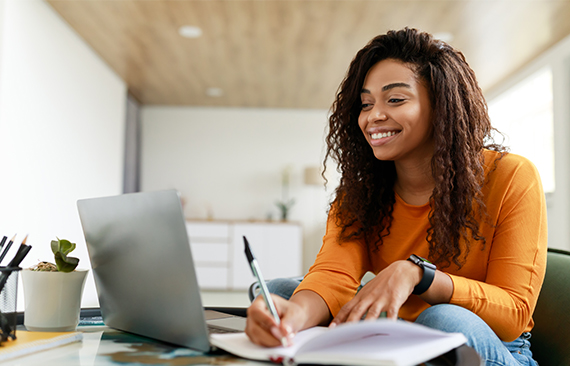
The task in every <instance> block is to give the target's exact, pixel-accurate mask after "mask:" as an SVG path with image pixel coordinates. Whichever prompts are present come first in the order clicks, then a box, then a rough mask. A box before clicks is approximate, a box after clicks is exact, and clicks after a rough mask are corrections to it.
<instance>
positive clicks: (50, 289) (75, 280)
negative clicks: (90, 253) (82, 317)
mask: <svg viewBox="0 0 570 366" xmlns="http://www.w3.org/2000/svg"><path fill="white" fill-rule="evenodd" d="M87 272H88V270H75V271H73V272H69V273H64V272H40V271H31V270H29V269H24V270H22V272H21V273H22V282H23V285H24V300H25V312H24V325H25V326H26V328H27V329H28V330H31V331H40V332H68V331H73V330H75V328H76V327H77V324H78V323H79V312H80V311H81V296H82V295H83V287H84V286H85V279H86V278H87Z"/></svg>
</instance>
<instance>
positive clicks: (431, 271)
mask: <svg viewBox="0 0 570 366" xmlns="http://www.w3.org/2000/svg"><path fill="white" fill-rule="evenodd" d="M408 260H409V261H410V262H412V263H414V264H415V265H417V266H419V267H421V268H422V269H423V272H424V274H423V276H422V279H421V281H420V283H418V284H417V285H416V287H414V291H412V294H414V295H421V294H423V293H424V292H426V291H427V290H428V288H429V287H430V286H431V284H432V282H433V278H434V277H435V270H436V266H435V265H434V264H433V263H430V262H429V261H428V260H427V259H425V258H422V257H420V256H418V255H415V254H412V255H411V256H410V258H408Z"/></svg>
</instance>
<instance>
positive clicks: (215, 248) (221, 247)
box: [190, 242, 229, 264]
mask: <svg viewBox="0 0 570 366" xmlns="http://www.w3.org/2000/svg"><path fill="white" fill-rule="evenodd" d="M190 248H191V250H192V258H193V259H194V263H198V264H199V263H201V262H206V263H222V264H227V263H228V261H229V244H225V243H203V242H192V243H190Z"/></svg>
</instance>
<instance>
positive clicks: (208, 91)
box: [206, 88, 224, 97]
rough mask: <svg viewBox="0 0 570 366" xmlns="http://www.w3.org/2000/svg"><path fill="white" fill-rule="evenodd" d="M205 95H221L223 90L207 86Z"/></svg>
mask: <svg viewBox="0 0 570 366" xmlns="http://www.w3.org/2000/svg"><path fill="white" fill-rule="evenodd" d="M206 95H207V96H209V97H221V96H222V95H224V91H223V90H222V89H221V88H208V89H206Z"/></svg>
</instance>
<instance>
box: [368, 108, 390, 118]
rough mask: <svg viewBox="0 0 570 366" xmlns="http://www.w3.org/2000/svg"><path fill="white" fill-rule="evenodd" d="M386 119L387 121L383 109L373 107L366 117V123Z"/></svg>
mask: <svg viewBox="0 0 570 366" xmlns="http://www.w3.org/2000/svg"><path fill="white" fill-rule="evenodd" d="M387 119H388V116H387V115H386V113H385V112H384V110H383V108H381V107H379V106H376V105H375V106H374V108H372V110H371V111H370V114H369V115H368V121H369V122H374V121H385V120H387Z"/></svg>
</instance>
